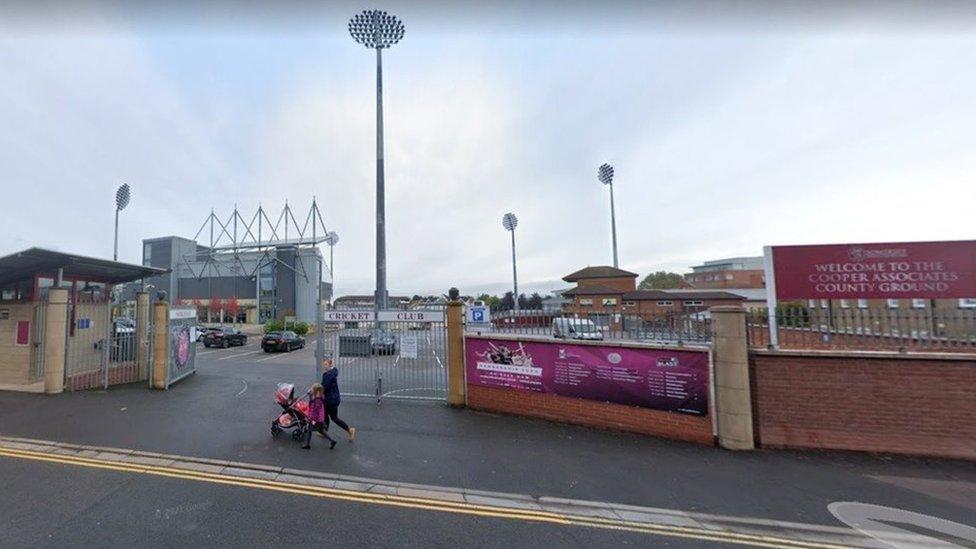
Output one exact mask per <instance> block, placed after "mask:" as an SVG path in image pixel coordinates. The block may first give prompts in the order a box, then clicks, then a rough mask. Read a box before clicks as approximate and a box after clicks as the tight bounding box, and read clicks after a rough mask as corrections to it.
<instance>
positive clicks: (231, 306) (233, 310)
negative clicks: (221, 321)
mask: <svg viewBox="0 0 976 549" xmlns="http://www.w3.org/2000/svg"><path fill="white" fill-rule="evenodd" d="M224 307H225V308H226V309H227V314H229V315H230V317H231V318H232V319H234V320H233V322H237V311H238V310H240V307H241V306H240V303H238V302H237V298H236V297H232V298H230V299H228V300H227V303H226V305H224Z"/></svg>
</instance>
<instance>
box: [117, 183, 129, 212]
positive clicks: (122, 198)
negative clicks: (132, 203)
mask: <svg viewBox="0 0 976 549" xmlns="http://www.w3.org/2000/svg"><path fill="white" fill-rule="evenodd" d="M131 198H132V190H131V189H130V188H129V184H128V183H123V184H122V186H121V187H119V190H117V191H115V208H116V209H117V210H118V211H120V212H121V211H122V210H124V209H125V207H126V206H128V205H129V200H130V199H131Z"/></svg>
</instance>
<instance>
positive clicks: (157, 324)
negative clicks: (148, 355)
mask: <svg viewBox="0 0 976 549" xmlns="http://www.w3.org/2000/svg"><path fill="white" fill-rule="evenodd" d="M152 346H153V356H152V386H153V388H154V389H165V388H166V376H167V374H168V373H169V303H167V302H166V301H164V300H159V301H157V302H155V303H153V337H152Z"/></svg>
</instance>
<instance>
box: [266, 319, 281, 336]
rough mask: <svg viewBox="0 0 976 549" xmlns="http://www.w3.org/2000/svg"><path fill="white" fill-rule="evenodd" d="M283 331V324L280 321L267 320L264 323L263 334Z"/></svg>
mask: <svg viewBox="0 0 976 549" xmlns="http://www.w3.org/2000/svg"><path fill="white" fill-rule="evenodd" d="M284 329H285V323H284V322H282V321H280V320H269V321H267V322H265V323H264V333H268V332H280V331H282V330H284Z"/></svg>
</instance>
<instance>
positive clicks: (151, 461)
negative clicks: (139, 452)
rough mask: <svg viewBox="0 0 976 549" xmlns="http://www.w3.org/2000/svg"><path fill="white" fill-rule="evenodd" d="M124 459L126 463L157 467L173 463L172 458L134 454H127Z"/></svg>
mask: <svg viewBox="0 0 976 549" xmlns="http://www.w3.org/2000/svg"><path fill="white" fill-rule="evenodd" d="M124 461H125V462H126V463H138V464H140V465H155V466H158V467H166V466H169V465H172V464H173V463H174V462H173V460H172V459H167V458H159V457H149V456H136V455H129V456H127V457H126V458H125V460H124Z"/></svg>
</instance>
